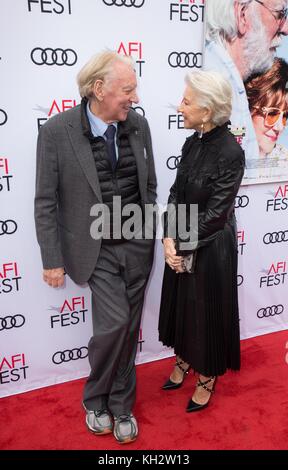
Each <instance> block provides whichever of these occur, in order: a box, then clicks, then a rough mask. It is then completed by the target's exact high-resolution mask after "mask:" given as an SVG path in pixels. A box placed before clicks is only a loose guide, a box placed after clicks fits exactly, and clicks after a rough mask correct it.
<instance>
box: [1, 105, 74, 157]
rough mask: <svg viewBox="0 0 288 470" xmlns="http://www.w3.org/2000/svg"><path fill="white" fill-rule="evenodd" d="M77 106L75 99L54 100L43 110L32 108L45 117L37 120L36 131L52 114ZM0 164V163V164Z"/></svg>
mask: <svg viewBox="0 0 288 470" xmlns="http://www.w3.org/2000/svg"><path fill="white" fill-rule="evenodd" d="M75 106H77V103H76V100H75V99H63V98H62V99H60V100H56V99H54V100H53V101H52V103H51V104H50V106H49V108H43V107H42V106H37V108H34V109H35V110H36V111H41V112H42V113H44V114H45V115H46V116H47V117H45V118H38V119H37V127H38V131H39V129H40V127H41V126H43V124H45V122H46V121H48V119H49V118H50V117H51V116H53V115H54V114H58V113H62V112H64V111H67V110H68V109H71V108H74V107H75ZM0 163H1V162H0Z"/></svg>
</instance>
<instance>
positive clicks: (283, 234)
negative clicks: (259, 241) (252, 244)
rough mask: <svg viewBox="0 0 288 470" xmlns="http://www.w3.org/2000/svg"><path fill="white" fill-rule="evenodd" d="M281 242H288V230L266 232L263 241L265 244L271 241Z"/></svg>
mask: <svg viewBox="0 0 288 470" xmlns="http://www.w3.org/2000/svg"><path fill="white" fill-rule="evenodd" d="M281 242H288V230H284V231H280V232H271V233H265V235H264V237H263V243H265V245H269V243H281Z"/></svg>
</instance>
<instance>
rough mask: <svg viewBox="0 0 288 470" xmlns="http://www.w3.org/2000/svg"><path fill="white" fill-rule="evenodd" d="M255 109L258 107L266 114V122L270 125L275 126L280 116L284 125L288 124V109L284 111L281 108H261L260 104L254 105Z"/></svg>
mask: <svg viewBox="0 0 288 470" xmlns="http://www.w3.org/2000/svg"><path fill="white" fill-rule="evenodd" d="M254 109H257V110H258V111H260V112H261V113H262V114H263V115H264V123H265V125H266V126H268V127H273V126H275V124H276V122H278V120H279V119H280V117H281V118H282V124H283V126H286V124H287V118H288V111H282V110H281V109H279V108H266V107H263V108H260V107H259V106H254Z"/></svg>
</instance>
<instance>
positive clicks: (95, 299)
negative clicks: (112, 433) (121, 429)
mask: <svg viewBox="0 0 288 470" xmlns="http://www.w3.org/2000/svg"><path fill="white" fill-rule="evenodd" d="M153 253H154V240H135V239H133V240H129V241H126V242H125V243H122V244H118V245H106V244H102V247H101V250H100V254H99V258H98V260H97V265H96V267H95V270H94V272H93V274H92V276H91V278H90V279H89V281H88V284H89V287H90V289H91V291H92V319H93V336H92V338H91V339H90V341H89V344H88V357H89V362H90V366H91V372H90V375H89V377H88V380H87V382H86V385H85V387H84V395H83V402H84V405H85V407H86V408H87V409H88V410H99V409H101V408H108V409H109V410H110V411H111V413H112V414H113V415H116V416H117V415H120V414H127V413H130V412H131V409H132V407H133V404H134V401H135V394H136V371H135V356H136V352H137V343H138V334H139V327H140V321H141V313H142V307H143V302H144V293H145V288H146V285H147V281H148V277H149V274H150V271H151V267H152V263H153Z"/></svg>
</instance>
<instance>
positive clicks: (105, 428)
mask: <svg viewBox="0 0 288 470" xmlns="http://www.w3.org/2000/svg"><path fill="white" fill-rule="evenodd" d="M86 424H87V427H88V429H89V430H90V431H91V432H93V433H94V434H108V433H110V432H112V429H113V422H112V418H111V415H110V413H109V411H108V410H106V409H103V410H96V411H90V410H87V409H86Z"/></svg>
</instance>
